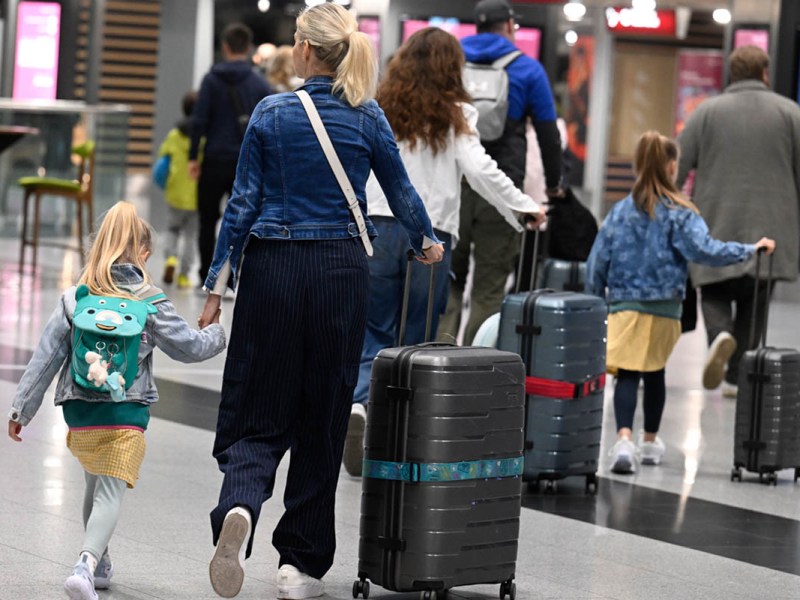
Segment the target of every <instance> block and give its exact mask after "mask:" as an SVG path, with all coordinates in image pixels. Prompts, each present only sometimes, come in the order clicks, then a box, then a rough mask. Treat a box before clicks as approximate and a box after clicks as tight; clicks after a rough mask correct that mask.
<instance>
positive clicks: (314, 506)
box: [211, 237, 369, 578]
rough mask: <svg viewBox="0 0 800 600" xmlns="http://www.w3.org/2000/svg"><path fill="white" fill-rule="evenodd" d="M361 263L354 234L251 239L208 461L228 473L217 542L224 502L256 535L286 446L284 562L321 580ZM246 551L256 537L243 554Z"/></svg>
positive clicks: (350, 375)
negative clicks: (239, 510)
mask: <svg viewBox="0 0 800 600" xmlns="http://www.w3.org/2000/svg"><path fill="white" fill-rule="evenodd" d="M368 279H369V271H368V268H367V257H366V253H365V252H364V248H363V246H362V245H361V242H360V241H359V240H357V239H347V240H341V241H339V240H337V241H292V242H284V241H279V240H274V241H266V240H259V239H258V238H254V237H253V238H250V241H249V243H248V245H247V250H246V255H245V258H244V263H243V266H242V274H241V281H240V284H239V290H238V294H237V296H236V305H235V309H234V314H233V326H232V328H231V336H230V344H229V346H228V357H227V360H226V362H225V372H224V374H223V383H222V401H221V403H220V407H219V417H218V421H217V435H216V439H215V441H214V457H215V458H216V459H217V462H218V464H219V468H220V470H221V471H222V472H223V473H224V474H225V478H224V480H223V483H222V489H221V490H220V495H219V505H218V506H217V507H216V508H215V509H214V510H213V511H212V512H211V527H212V531H213V535H214V543H215V544H216V543H217V539H218V538H219V533H220V530H221V528H222V522H223V520H224V519H225V515H226V514H227V513H228V511H229V510H230V509H231V508H234V507H236V506H243V507H246V508H247V509H248V510H249V511H250V513H251V515H252V516H253V532H254V534H255V528H256V524H257V523H258V517H259V515H260V513H261V505H262V504H263V503H264V502H265V501H266V500H267V499H269V498H270V497H271V496H272V489H273V486H274V485H275V471H276V470H277V468H278V464H279V463H280V461H281V459H282V457H283V455H284V454H285V453H286V451H287V450H289V451H291V461H290V464H289V475H288V480H287V482H286V490H285V492H284V507H285V509H286V510H285V512H284V514H283V517H282V518H281V520H280V522H279V523H278V526H277V528H276V529H275V531H274V532H273V536H272V543H273V545H274V546H275V548H276V549H277V550H278V552H279V554H280V564H281V565H283V564H291V565H294V566H295V567H297V568H298V569H299V570H300V571H302V572H304V573H307V574H309V575H311V576H312V577H316V578H321V577H322V576H323V575H324V574H325V573H326V572H327V571H328V569H330V567H331V565H332V564H333V555H334V550H335V548H336V539H335V532H334V499H335V494H336V485H337V482H338V478H339V467H340V465H341V462H342V450H343V448H344V440H345V435H346V433H347V421H348V417H349V415H350V408H351V403H352V401H353V388H354V387H355V384H356V380H357V378H358V364H359V357H360V355H361V347H362V344H363V341H364V328H365V326H366V315H367V290H368V283H369V281H368ZM251 549H252V537H251V540H250V547H248V549H247V555H248V556H249V555H250V551H251Z"/></svg>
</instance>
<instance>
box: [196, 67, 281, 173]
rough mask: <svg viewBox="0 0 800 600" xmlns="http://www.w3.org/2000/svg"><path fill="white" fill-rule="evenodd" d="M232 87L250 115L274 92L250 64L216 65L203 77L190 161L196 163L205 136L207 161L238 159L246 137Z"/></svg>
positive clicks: (198, 96)
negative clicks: (241, 127) (201, 140)
mask: <svg viewBox="0 0 800 600" xmlns="http://www.w3.org/2000/svg"><path fill="white" fill-rule="evenodd" d="M231 87H233V88H234V89H235V93H236V95H237V97H238V98H239V101H240V102H241V107H242V110H243V111H244V112H245V113H247V114H252V112H253V110H254V109H255V107H256V105H257V104H258V103H259V102H260V101H261V99H262V98H264V96H267V95H269V94H271V93H272V89H271V88H270V87H269V84H268V83H267V82H266V80H265V79H264V78H263V77H261V76H260V75H258V74H257V73H256V72H255V71H253V69H252V68H251V67H250V65H249V64H248V63H247V61H244V60H235V61H231V62H222V63H218V64H216V65H214V66H213V67H212V68H211V71H209V72H208V73H207V74H206V76H205V77H203V82H202V83H201V84H200V91H199V93H198V95H197V104H195V107H194V110H193V111H192V145H191V148H190V150H189V159H190V160H197V155H198V151H199V148H200V139H201V138H202V137H204V136H205V138H206V143H205V146H204V148H203V156H204V157H205V158H220V159H228V160H236V159H237V158H239V148H240V147H241V145H242V138H243V135H242V131H241V129H240V127H239V111H237V109H236V107H235V105H234V102H233V98H232V95H231Z"/></svg>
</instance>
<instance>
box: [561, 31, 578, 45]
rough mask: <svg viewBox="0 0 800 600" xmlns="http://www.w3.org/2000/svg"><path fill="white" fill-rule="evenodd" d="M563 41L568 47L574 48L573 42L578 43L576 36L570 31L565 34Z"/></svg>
mask: <svg viewBox="0 0 800 600" xmlns="http://www.w3.org/2000/svg"><path fill="white" fill-rule="evenodd" d="M564 39H565V40H566V41H567V45H568V46H574V45H575V42H577V41H578V34H577V33H575V31H573V30H572V29H570V30H569V31H568V32H567V33H565V34H564Z"/></svg>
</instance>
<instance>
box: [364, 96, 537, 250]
mask: <svg viewBox="0 0 800 600" xmlns="http://www.w3.org/2000/svg"><path fill="white" fill-rule="evenodd" d="M461 108H462V109H463V111H464V117H465V118H466V119H467V123H468V124H469V126H470V129H471V130H472V131H471V133H470V134H468V135H458V136H456V135H455V132H454V130H452V129H451V130H450V133H449V134H448V139H447V146H446V147H445V149H444V150H441V151H440V152H438V153H437V154H434V153H433V152H432V151H431V149H430V148H428V147H427V145H422V144H417V147H416V149H415V150H414V151H413V152H412V151H411V150H410V149H409V147H408V144H407V143H406V142H399V143H398V146H399V148H400V156H401V157H402V158H403V163H404V164H405V166H406V170H407V171H408V176H409V178H410V179H411V183H413V184H414V187H415V188H416V189H417V192H419V195H420V196H421V197H422V201H423V202H424V203H425V208H426V209H427V211H428V215H429V216H430V219H431V223H432V224H433V227H434V229H438V230H440V231H444V232H445V233H449V234H450V235H452V236H453V245H455V242H456V241H457V239H458V218H459V211H460V208H461V177H462V176H465V177H466V178H467V182H468V183H469V185H470V187H472V189H473V190H475V191H476V192H477V193H478V194H480V195H481V196H483V198H485V199H486V200H487V201H488V202H489V203H490V204H492V205H493V206H494V207H495V208H496V209H497V211H498V212H499V213H500V214H501V215H503V217H505V219H506V221H508V223H509V224H510V225H511V226H512V227H513V228H514V229H516V230H517V231H522V230H523V229H522V226H521V225H520V223H519V221H518V219H517V217H516V215H515V214H514V213H513V212H512V210H513V211H517V212H523V213H536V212H539V210H540V209H539V205H538V204H536V202H534V201H533V200H532V199H531V198H530V197H529V196H526V195H525V194H523V193H522V192H521V191H520V190H519V189H517V188H516V187H515V186H514V184H513V183H512V181H511V180H510V179H509V178H508V177H507V176H506V175H505V173H503V172H502V171H501V170H500V169H498V168H497V163H496V162H495V161H494V160H493V159H492V158H491V157H490V156H489V155H488V154H486V150H485V149H484V148H483V146H482V145H481V142H480V139H479V138H478V131H477V129H476V124H477V122H478V110H477V109H476V108H475V107H474V106H472V105H471V104H462V105H461ZM367 207H368V213H369V216H381V217H391V216H392V212H391V210H389V204H388V203H387V202H386V196H385V195H384V193H383V190H382V189H381V187H380V184H378V181H377V180H376V179H375V175H374V174H372V173H370V176H369V180H368V181H367Z"/></svg>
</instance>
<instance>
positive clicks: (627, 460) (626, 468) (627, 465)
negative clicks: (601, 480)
mask: <svg viewBox="0 0 800 600" xmlns="http://www.w3.org/2000/svg"><path fill="white" fill-rule="evenodd" d="M608 454H609V456H611V467H610V468H611V471H612V472H613V473H620V474H622V475H630V474H633V473H635V472H636V446H635V444H634V443H633V442H632V441H630V440H628V439H625V438H622V439H619V440H617V443H616V444H614V447H613V448H611V451H610V452H609V453H608Z"/></svg>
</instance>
